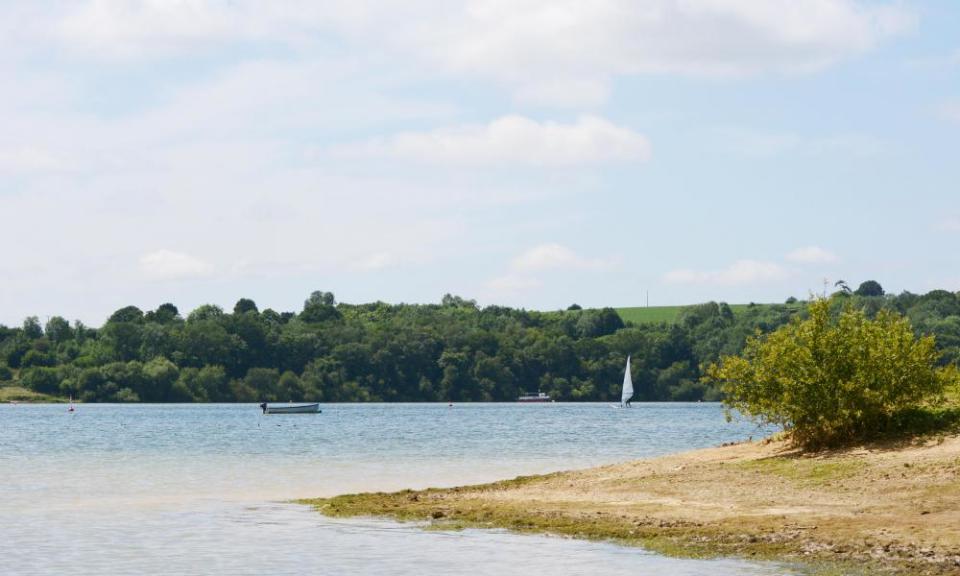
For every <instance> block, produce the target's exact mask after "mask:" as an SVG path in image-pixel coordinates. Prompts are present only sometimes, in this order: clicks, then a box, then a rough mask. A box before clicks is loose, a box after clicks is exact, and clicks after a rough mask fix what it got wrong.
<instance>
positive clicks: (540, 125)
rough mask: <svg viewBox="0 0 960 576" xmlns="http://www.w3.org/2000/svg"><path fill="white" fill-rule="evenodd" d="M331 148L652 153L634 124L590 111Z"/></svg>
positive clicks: (438, 153) (522, 156) (478, 161)
mask: <svg viewBox="0 0 960 576" xmlns="http://www.w3.org/2000/svg"><path fill="white" fill-rule="evenodd" d="M330 152H331V153H332V154H333V155H334V156H335V157H341V158H395V159H400V160H411V161H415V162H422V163H432V164H450V165H467V166H469V165H475V166H488V165H498V164H500V165H529V166H577V165H589V164H601V163H608V162H631V161H632V162H644V161H646V160H648V159H649V158H650V143H649V142H648V141H647V139H646V138H645V137H644V136H642V135H641V134H638V133H637V132H634V131H633V130H630V129H628V128H623V127H620V126H616V125H614V124H613V123H611V122H609V121H607V120H605V119H603V118H598V117H594V116H584V117H581V118H579V119H578V120H577V121H576V123H573V124H561V123H557V122H537V121H535V120H531V119H529V118H525V117H523V116H515V115H514V116H503V117H501V118H498V119H496V120H494V121H492V122H490V123H489V124H484V125H463V126H454V127H448V128H438V129H435V130H430V131H426V132H401V133H398V134H395V135H393V136H388V137H382V138H376V139H373V140H368V141H366V142H360V143H354V144H342V145H335V146H333V147H332V148H331V150H330Z"/></svg>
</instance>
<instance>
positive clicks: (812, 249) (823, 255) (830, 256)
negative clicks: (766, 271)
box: [786, 246, 839, 264]
mask: <svg viewBox="0 0 960 576" xmlns="http://www.w3.org/2000/svg"><path fill="white" fill-rule="evenodd" d="M786 258H787V260H789V261H790V262H797V263H800V264H830V263H833V262H837V261H838V260H839V258H838V257H837V255H836V254H834V253H833V252H830V251H829V250H824V249H823V248H821V247H819V246H804V247H803V248H797V249H796V250H794V251H792V252H790V253H789V254H787V257H786Z"/></svg>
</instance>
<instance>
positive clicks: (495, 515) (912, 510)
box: [301, 437, 960, 574]
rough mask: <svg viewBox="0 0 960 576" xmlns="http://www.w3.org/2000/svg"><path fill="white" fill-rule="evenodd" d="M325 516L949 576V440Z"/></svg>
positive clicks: (370, 505)
mask: <svg viewBox="0 0 960 576" xmlns="http://www.w3.org/2000/svg"><path fill="white" fill-rule="evenodd" d="M301 502H302V503H305V504H310V505H312V506H315V507H316V508H317V509H318V510H319V511H320V512H322V513H324V514H327V515H330V516H341V517H343V516H371V515H372V516H386V517H391V518H394V519H397V520H404V521H409V520H414V521H425V522H428V523H429V526H431V527H434V528H441V529H455V528H462V527H481V528H484V527H490V528H494V527H495V528H506V529H510V530H514V531H518V532H543V533H551V534H558V535H564V536H570V537H575V538H589V539H603V540H612V541H616V542H620V543H623V544H628V545H639V546H643V547H645V548H648V549H650V550H653V551H657V552H661V553H665V554H670V555H678V556H688V557H703V556H711V557H713V556H741V557H750V558H763V559H776V560H787V561H803V562H808V563H812V564H818V565H820V566H822V567H824V568H823V569H824V571H826V572H830V571H833V572H834V573H836V572H839V573H845V574H846V573H860V572H861V571H863V570H866V571H867V572H870V573H876V572H880V571H882V572H885V573H891V574H960V437H950V438H943V437H941V438H939V439H937V440H932V441H926V442H923V443H917V444H914V445H907V446H871V447H861V448H857V449H848V450H843V451H835V452H831V453H825V454H817V455H812V456H811V455H803V454H800V453H797V452H794V451H792V450H791V449H790V448H789V447H788V446H787V445H786V444H785V443H781V442H760V443H747V444H739V445H735V446H727V447H721V448H712V449H707V450H700V451H695V452H688V453H684V454H677V455H672V456H666V457H662V458H655V459H650V460H640V461H635V462H628V463H624V464H616V465H609V466H601V467H598V468H592V469H588V470H578V471H571V472H560V473H553V474H546V475H542V476H526V477H519V478H516V479H513V480H506V481H501V482H494V483H491V484H483V485H477V486H467V487H458V488H445V489H438V488H431V489H426V490H416V491H413V490H406V491H402V492H395V493H371V494H354V495H345V496H337V497H333V498H319V499H309V500H302V501H301Z"/></svg>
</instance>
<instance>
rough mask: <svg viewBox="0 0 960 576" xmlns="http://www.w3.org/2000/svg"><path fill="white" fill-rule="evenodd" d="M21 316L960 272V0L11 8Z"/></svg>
mask: <svg viewBox="0 0 960 576" xmlns="http://www.w3.org/2000/svg"><path fill="white" fill-rule="evenodd" d="M0 77H2V79H3V88H2V90H0V126H2V129H0V217H2V222H0V246H2V248H0V250H2V251H0V323H5V324H7V325H17V324H19V323H20V322H22V320H23V319H24V318H25V317H26V316H29V315H36V316H39V317H40V318H41V320H43V319H44V318H45V317H48V316H51V315H61V316H64V317H66V318H68V319H71V320H72V319H79V320H82V321H83V322H85V323H87V324H89V325H99V324H101V323H102V322H103V321H104V319H105V318H106V317H107V316H108V315H109V314H110V313H111V312H112V311H114V310H116V309H118V308H121V307H123V306H126V305H131V304H132V305H135V306H138V307H140V308H142V309H144V310H148V309H154V308H156V307H157V306H158V305H160V304H162V303H164V302H173V303H174V304H176V305H177V306H178V307H179V309H180V311H181V313H184V314H186V313H187V312H189V311H190V310H191V309H193V308H195V307H197V306H199V305H201V304H204V303H213V304H218V305H220V306H223V307H225V308H227V309H230V308H232V306H233V303H234V302H235V301H236V300H237V299H239V298H241V297H246V298H252V299H254V300H255V301H256V302H257V304H258V305H259V306H260V308H261V309H263V308H268V307H269V308H273V309H275V310H279V311H284V310H293V311H297V310H299V309H300V308H301V307H302V303H303V300H304V299H305V298H306V297H307V296H308V295H309V293H310V292H312V291H314V290H324V291H331V292H334V293H335V294H336V296H337V299H338V300H339V301H342V302H350V303H361V302H370V301H376V300H382V301H386V302H392V303H397V302H412V303H428V302H439V300H440V298H441V297H442V296H443V295H444V294H445V293H453V294H457V295H460V296H463V297H465V298H471V299H476V300H477V301H478V302H479V303H480V304H482V305H488V304H500V305H509V306H518V307H524V308H527V309H537V310H551V309H558V308H563V307H566V306H568V305H570V304H572V303H574V302H576V303H578V304H580V305H582V306H584V307H599V306H638V305H644V304H645V303H646V302H647V297H648V295H649V303H650V305H673V304H689V303H696V302H703V301H707V300H718V301H721V300H722V301H727V302H731V303H746V302H782V301H783V300H785V299H786V298H787V297H790V296H795V297H798V298H805V297H807V296H809V295H810V294H811V293H815V292H821V291H823V289H824V284H825V282H827V283H829V284H830V285H832V284H833V283H834V282H836V281H837V280H841V279H842V280H845V281H847V282H848V283H849V284H850V285H851V286H853V287H856V286H857V285H858V284H859V283H860V282H862V281H864V280H868V279H875V280H877V281H879V282H880V283H881V284H882V285H883V286H884V288H886V289H887V290H888V291H892V292H900V291H903V290H909V291H911V292H918V293H922V292H926V291H928V290H931V289H934V288H945V289H951V290H960V250H958V248H960V185H958V182H960V3H958V2H954V1H953V0H942V1H910V0H902V1H878V0H877V1H875V0H763V1H759V0H757V1H749V0H696V1H694V0H644V1H637V0H622V1H621V0H591V1H590V2H582V1H579V2H571V1H565V0H542V1H541V0H509V1H506V0H467V1H462V2H453V1H449V0H438V1H426V0H405V1H403V2H394V1H391V0H378V1H375V2H374V1H367V0H346V1H339V0H329V1H324V0H313V1H304V2H298V1H295V0H290V1H286V2H250V1H246V0H230V1H214V0H209V1H203V0H149V1H141V2H133V1H113V0H100V1H91V2H81V1H70V2H56V1H43V0H38V1H26V0H24V1H21V2H11V1H8V0H0Z"/></svg>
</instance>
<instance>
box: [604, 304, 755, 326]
mask: <svg viewBox="0 0 960 576" xmlns="http://www.w3.org/2000/svg"><path fill="white" fill-rule="evenodd" d="M750 306H751V304H730V309H731V310H733V313H734V314H739V313H741V312H743V311H744V310H746V309H747V308H749V307H750ZM752 306H772V304H752ZM684 308H686V306H649V307H644V306H634V307H631V308H617V309H616V310H617V314H619V315H620V318H622V319H623V321H624V322H633V323H635V324H656V323H658V322H667V323H673V322H676V321H677V318H678V317H679V316H680V311H681V310H683V309H684Z"/></svg>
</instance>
